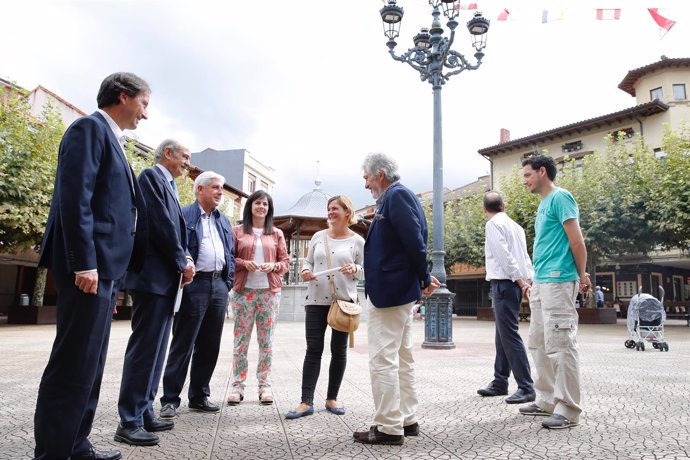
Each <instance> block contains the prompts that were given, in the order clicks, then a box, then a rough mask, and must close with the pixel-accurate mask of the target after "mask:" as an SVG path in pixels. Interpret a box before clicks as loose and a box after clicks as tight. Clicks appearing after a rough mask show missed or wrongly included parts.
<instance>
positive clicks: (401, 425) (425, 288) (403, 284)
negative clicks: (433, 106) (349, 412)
mask: <svg viewBox="0 0 690 460" xmlns="http://www.w3.org/2000/svg"><path fill="white" fill-rule="evenodd" d="M362 170H363V172H364V181H365V187H366V188H367V189H369V190H370V191H371V194H372V196H373V197H374V198H375V199H376V214H375V215H374V219H373V221H372V224H371V227H370V228H369V233H368V235H367V240H366V243H365V245H364V276H365V290H366V296H367V300H368V307H367V315H368V319H367V333H368V342H369V372H370V374H371V389H372V393H373V396H374V406H375V408H376V415H375V416H374V424H373V425H372V427H371V428H370V429H369V430H368V431H361V432H356V433H354V438H355V441H357V442H362V443H366V444H392V445H400V444H402V443H403V440H404V436H417V435H418V434H419V424H418V423H417V414H416V411H417V395H416V392H415V388H414V358H413V356H412V347H413V342H412V330H411V329H412V307H413V306H414V304H415V303H416V301H417V300H419V299H420V298H421V297H422V295H424V296H427V295H430V294H431V293H432V292H433V291H434V290H435V289H436V288H438V287H439V286H440V284H439V282H438V280H437V279H436V278H434V277H433V276H431V275H430V274H429V264H428V262H427V250H426V241H427V238H428V229H427V224H426V218H425V216H424V211H423V210H422V206H421V204H420V203H419V200H418V199H417V197H416V196H415V194H414V193H413V192H412V191H411V190H410V189H408V188H407V187H405V186H403V185H402V184H400V182H399V180H400V175H399V174H398V165H397V163H396V162H395V160H393V159H392V158H390V157H388V156H386V155H384V154H381V153H372V154H369V155H368V156H367V157H366V158H365V160H364V163H363V164H362ZM403 435H404V436H403Z"/></svg>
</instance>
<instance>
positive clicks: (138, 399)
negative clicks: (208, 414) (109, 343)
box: [114, 139, 194, 446]
mask: <svg viewBox="0 0 690 460" xmlns="http://www.w3.org/2000/svg"><path fill="white" fill-rule="evenodd" d="M153 159H154V162H155V165H154V166H153V167H152V168H148V169H145V170H143V171H142V172H141V174H139V179H138V181H139V185H140V187H141V191H142V195H143V196H144V199H145V200H146V203H147V210H148V215H149V221H150V222H151V226H150V228H149V237H150V240H151V244H149V245H148V248H147V250H146V259H145V261H144V267H143V269H142V270H141V272H140V273H139V274H137V275H135V276H128V277H127V288H128V289H131V290H132V292H133V300H134V304H133V306H132V334H131V335H130V336H129V341H128V342H127V351H126V352H125V361H124V365H123V368H122V383H121V385H120V397H119V399H118V403H117V408H118V412H119V414H120V423H119V425H118V427H117V429H116V431H115V437H114V438H115V441H118V442H123V443H126V444H130V445H133V446H150V445H154V444H158V441H159V439H158V436H157V435H156V434H155V433H154V432H156V431H166V430H171V429H172V428H173V426H174V423H173V422H172V421H168V420H161V419H160V418H158V417H156V414H155V412H154V410H153V401H154V399H155V397H156V393H157V391H158V384H159V383H160V378H161V372H162V370H163V362H164V361H165V355H166V353H167V348H168V338H169V337H170V328H171V326H172V321H173V308H174V305H175V296H176V294H177V291H178V287H179V285H180V276H182V285H183V286H184V285H186V284H189V283H190V282H191V281H192V278H193V277H194V261H193V259H192V258H191V256H190V255H189V251H187V232H186V225H185V221H184V217H183V216H182V209H181V208H180V203H179V201H178V197H177V187H176V185H175V180H174V179H175V178H176V177H180V176H181V175H182V174H183V172H184V170H185V169H187V167H188V166H189V159H190V154H189V149H188V148H186V147H184V146H182V145H181V144H180V143H179V142H177V141H174V140H172V139H167V140H164V141H163V142H161V144H160V145H159V146H158V148H156V151H155V153H154V158H153Z"/></svg>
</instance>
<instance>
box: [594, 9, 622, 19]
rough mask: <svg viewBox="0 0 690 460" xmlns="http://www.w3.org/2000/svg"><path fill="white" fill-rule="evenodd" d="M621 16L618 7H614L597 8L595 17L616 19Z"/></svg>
mask: <svg viewBox="0 0 690 460" xmlns="http://www.w3.org/2000/svg"><path fill="white" fill-rule="evenodd" d="M620 18H621V10H620V8H615V9H597V19H598V20H599V21H606V20H617V19H620Z"/></svg>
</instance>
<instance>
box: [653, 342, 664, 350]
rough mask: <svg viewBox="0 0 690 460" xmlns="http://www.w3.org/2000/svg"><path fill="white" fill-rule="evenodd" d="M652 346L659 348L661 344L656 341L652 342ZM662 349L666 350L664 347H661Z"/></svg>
mask: <svg viewBox="0 0 690 460" xmlns="http://www.w3.org/2000/svg"><path fill="white" fill-rule="evenodd" d="M652 346H653V347H654V348H657V349H658V348H659V344H658V343H656V342H652ZM661 351H664V347H661Z"/></svg>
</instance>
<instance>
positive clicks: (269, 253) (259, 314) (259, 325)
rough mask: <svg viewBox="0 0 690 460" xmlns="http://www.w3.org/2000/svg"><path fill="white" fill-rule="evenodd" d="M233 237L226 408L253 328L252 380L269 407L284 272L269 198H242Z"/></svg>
mask: <svg viewBox="0 0 690 460" xmlns="http://www.w3.org/2000/svg"><path fill="white" fill-rule="evenodd" d="M232 231H233V234H234V236H235V261H236V263H237V266H236V269H235V281H234V284H233V287H232V291H231V292H230V301H231V303H232V310H233V313H234V315H235V334H234V351H233V361H232V378H233V382H232V389H231V392H230V396H228V404H230V405H233V406H234V405H237V404H239V403H240V402H241V401H242V400H243V399H244V382H245V380H246V379H247V350H248V349H249V341H250V340H251V338H252V329H253V328H254V323H256V335H257V338H258V342H259V362H258V364H257V367H256V379H257V380H258V383H259V401H260V402H261V404H273V393H272V392H271V380H270V377H271V362H272V352H271V350H272V344H273V330H274V328H275V321H276V317H277V316H278V307H279V306H280V289H281V286H282V281H281V275H282V274H283V273H287V271H288V269H289V264H288V262H289V256H288V253H287V247H286V245H285V237H284V236H283V232H282V231H281V230H280V229H279V228H274V227H273V199H272V198H271V195H269V194H268V193H266V192H264V191H263V190H257V191H256V192H254V193H252V194H251V195H250V196H249V198H248V199H247V203H246V204H245V206H244V213H243V216H242V223H241V224H240V225H237V226H235V227H233V229H232Z"/></svg>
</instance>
